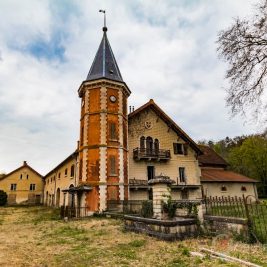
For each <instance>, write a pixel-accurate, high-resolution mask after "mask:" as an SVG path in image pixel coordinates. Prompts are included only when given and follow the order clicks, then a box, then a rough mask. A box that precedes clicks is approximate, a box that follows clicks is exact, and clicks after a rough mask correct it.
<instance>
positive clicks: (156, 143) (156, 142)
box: [154, 139, 159, 153]
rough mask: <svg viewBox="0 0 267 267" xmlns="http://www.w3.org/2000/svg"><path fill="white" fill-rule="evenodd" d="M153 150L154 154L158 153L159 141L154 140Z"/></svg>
mask: <svg viewBox="0 0 267 267" xmlns="http://www.w3.org/2000/svg"><path fill="white" fill-rule="evenodd" d="M154 149H155V151H156V153H158V152H159V140H158V139H155V141H154Z"/></svg>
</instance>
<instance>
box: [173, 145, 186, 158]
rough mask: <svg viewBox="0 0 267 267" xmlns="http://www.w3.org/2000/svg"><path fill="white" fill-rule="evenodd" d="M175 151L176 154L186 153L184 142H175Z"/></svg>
mask: <svg viewBox="0 0 267 267" xmlns="http://www.w3.org/2000/svg"><path fill="white" fill-rule="evenodd" d="M173 151H174V154H178V155H183V154H184V150H183V144H180V143H173Z"/></svg>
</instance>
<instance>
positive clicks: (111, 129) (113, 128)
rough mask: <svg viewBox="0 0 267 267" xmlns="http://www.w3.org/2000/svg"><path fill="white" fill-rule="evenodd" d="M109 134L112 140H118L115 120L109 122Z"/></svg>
mask: <svg viewBox="0 0 267 267" xmlns="http://www.w3.org/2000/svg"><path fill="white" fill-rule="evenodd" d="M109 135H110V139H111V140H117V132H116V124H115V123H113V122H111V123H110V124H109Z"/></svg>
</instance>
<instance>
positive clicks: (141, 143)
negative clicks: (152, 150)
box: [140, 136, 146, 150]
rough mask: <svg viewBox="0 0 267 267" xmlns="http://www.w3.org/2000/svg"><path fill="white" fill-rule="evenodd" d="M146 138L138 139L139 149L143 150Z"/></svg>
mask: <svg viewBox="0 0 267 267" xmlns="http://www.w3.org/2000/svg"><path fill="white" fill-rule="evenodd" d="M145 141H146V138H145V137H144V136H142V137H140V149H141V150H142V149H145Z"/></svg>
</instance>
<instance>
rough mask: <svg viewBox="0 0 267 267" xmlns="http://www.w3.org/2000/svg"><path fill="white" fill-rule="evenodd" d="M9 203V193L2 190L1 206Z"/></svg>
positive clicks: (0, 195) (0, 196) (0, 192)
mask: <svg viewBox="0 0 267 267" xmlns="http://www.w3.org/2000/svg"><path fill="white" fill-rule="evenodd" d="M6 203H7V193H6V192H5V191H3V190H0V206H4V205H6Z"/></svg>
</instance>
